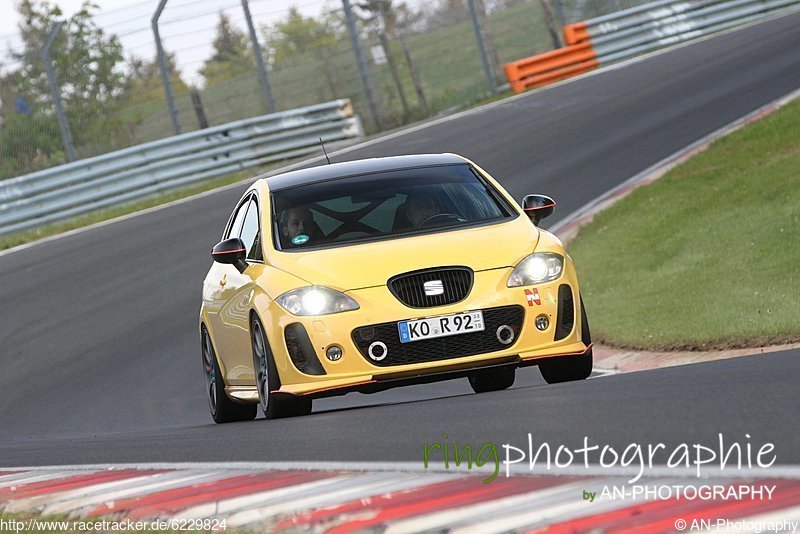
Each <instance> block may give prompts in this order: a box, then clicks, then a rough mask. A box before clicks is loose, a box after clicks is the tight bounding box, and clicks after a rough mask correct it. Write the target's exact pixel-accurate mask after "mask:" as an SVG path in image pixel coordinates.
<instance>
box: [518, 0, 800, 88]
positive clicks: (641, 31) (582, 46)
mask: <svg viewBox="0 0 800 534" xmlns="http://www.w3.org/2000/svg"><path fill="white" fill-rule="evenodd" d="M798 8H800V0H722V1H720V0H692V1H689V2H676V1H675V0H660V1H657V2H651V3H648V4H643V5H641V6H637V7H634V8H630V9H625V10H622V11H618V12H616V13H611V14H608V15H604V16H602V17H597V18H594V19H590V20H586V21H583V22H577V23H575V24H569V25H567V26H565V27H564V39H565V42H566V43H567V46H565V47H563V48H559V49H557V50H554V51H552V52H546V53H544V54H539V55H536V56H532V57H529V58H525V59H521V60H518V61H513V62H511V63H508V64H506V65H505V66H504V69H505V72H506V76H507V77H508V81H509V84H510V85H511V89H512V91H514V92H515V93H520V92H522V91H524V90H525V89H529V88H532V87H538V86H541V85H546V84H548V83H553V82H555V81H558V80H561V79H564V78H569V77H571V76H576V75H578V74H582V73H584V72H588V71H590V70H592V69H595V68H597V67H599V66H601V65H606V64H609V63H614V62H616V61H620V60H623V59H627V58H630V57H633V56H636V55H639V54H644V53H647V52H651V51H653V50H657V49H659V48H663V47H666V46H670V45H673V44H676V43H679V42H682V41H688V40H690V39H695V38H697V37H702V36H704V35H709V34H712V33H715V32H718V31H722V30H725V29H728V28H732V27H734V26H739V25H741V24H746V23H748V22H751V21H754V20H758V19H760V18H764V17H766V16H769V15H773V14H775V13H780V12H784V11H786V12H788V11H790V10H794V9H798Z"/></svg>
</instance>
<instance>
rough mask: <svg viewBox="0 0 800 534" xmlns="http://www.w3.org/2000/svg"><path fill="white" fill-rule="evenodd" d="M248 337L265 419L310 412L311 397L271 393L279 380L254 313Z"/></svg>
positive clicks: (261, 328) (262, 329) (279, 383)
mask: <svg viewBox="0 0 800 534" xmlns="http://www.w3.org/2000/svg"><path fill="white" fill-rule="evenodd" d="M250 334H251V336H250V338H251V342H252V343H251V344H252V347H253V371H254V373H255V377H256V387H257V388H258V400H259V404H261V411H262V412H264V417H266V418H267V419H278V418H280V417H294V416H298V415H308V414H309V413H311V407H312V406H311V405H312V402H311V399H309V398H306V397H297V398H280V397H279V396H278V395H276V394H275V393H273V392H274V391H277V390H279V389H280V388H281V380H280V377H279V376H278V370H277V368H276V367H275V360H274V358H273V356H272V350H271V349H270V346H269V343H267V336H266V335H265V334H264V327H263V326H262V325H261V321H260V320H259V319H258V317H256V315H255V314H254V315H253V317H252V318H251V320H250Z"/></svg>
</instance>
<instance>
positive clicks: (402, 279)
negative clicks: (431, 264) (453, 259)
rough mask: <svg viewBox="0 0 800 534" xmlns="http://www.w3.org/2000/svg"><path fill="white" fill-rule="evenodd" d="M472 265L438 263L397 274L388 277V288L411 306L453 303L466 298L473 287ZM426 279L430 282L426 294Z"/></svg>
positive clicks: (420, 306) (421, 306)
mask: <svg viewBox="0 0 800 534" xmlns="http://www.w3.org/2000/svg"><path fill="white" fill-rule="evenodd" d="M473 278H474V277H473V272H472V269H470V268H468V267H437V268H435V269H424V270H421V271H412V272H410V273H405V274H400V275H397V276H395V277H393V278H391V279H390V280H389V283H388V286H389V291H391V292H392V295H394V296H395V297H396V298H397V300H399V301H400V302H402V303H403V304H405V305H406V306H408V307H409V308H432V307H435V306H446V305H448V304H454V303H456V302H460V301H462V300H464V299H465V298H467V295H469V292H470V291H471V290H472V282H473ZM426 283H429V286H432V287H429V288H428V289H429V291H428V293H438V291H436V288H437V286H438V287H440V288H441V293H439V294H426V285H425V284H426Z"/></svg>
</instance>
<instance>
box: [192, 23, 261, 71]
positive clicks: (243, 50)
mask: <svg viewBox="0 0 800 534" xmlns="http://www.w3.org/2000/svg"><path fill="white" fill-rule="evenodd" d="M212 46H213V48H214V54H213V55H212V56H211V57H210V58H209V59H208V60H207V61H206V62H205V64H204V65H203V67H202V68H201V69H200V74H201V75H202V76H203V78H204V79H205V82H206V85H209V84H214V83H219V82H223V81H226V80H229V79H231V78H236V77H238V76H241V75H243V74H249V73H252V72H253V69H254V68H255V63H254V61H253V55H252V54H251V53H250V51H249V48H248V46H247V36H246V35H245V33H244V32H243V31H241V30H239V29H237V28H235V27H233V26H232V25H231V19H230V17H228V16H227V15H226V14H225V13H223V12H222V11H220V12H219V22H218V23H217V34H216V36H215V37H214V41H213V42H212Z"/></svg>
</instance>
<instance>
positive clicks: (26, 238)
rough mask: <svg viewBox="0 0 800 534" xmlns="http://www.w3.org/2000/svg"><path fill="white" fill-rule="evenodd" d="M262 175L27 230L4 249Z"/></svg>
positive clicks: (0, 246) (1, 241) (3, 242)
mask: <svg viewBox="0 0 800 534" xmlns="http://www.w3.org/2000/svg"><path fill="white" fill-rule="evenodd" d="M258 172H259V171H257V170H250V171H246V172H245V171H242V172H238V173H233V174H228V175H226V176H223V177H221V178H216V179H214V180H209V181H207V182H203V183H201V184H197V185H194V186H192V187H188V188H186V189H178V190H172V191H167V192H164V193H162V194H159V195H155V196H152V197H148V198H145V199H142V200H139V201H136V202H132V203H130V204H123V205H121V206H115V207H113V208H108V209H103V210H97V211H93V212H91V213H87V214H86V215H81V216H79V217H74V218H72V219H67V220H65V221H61V222H57V223H52V224H48V225H45V226H41V227H39V228H35V229H32V230H26V231H23V232H18V233H16V234H11V235H7V236H4V237H0V250H5V249H8V248H11V247H16V246H17V245H22V244H25V243H29V242H31V241H36V240H37V239H42V238H43V237H48V236H51V235H56V234H61V233H64V232H68V231H69V230H74V229H76V228H82V227H84V226H89V225H91V224H95V223H98V222H102V221H106V220H109V219H113V218H115V217H121V216H122V215H127V214H129V213H134V212H136V211H142V210H145V209H147V208H152V207H154V206H158V205H161V204H166V203H167V202H172V201H174V200H179V199H181V198H186V197H189V196H192V195H196V194H198V193H202V192H204V191H209V190H211V189H216V188H218V187H222V186H224V185H228V184H232V183H236V182H240V181H242V180H244V179H246V178H247V177H248V176H255V175H256V174H257V173H258Z"/></svg>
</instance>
